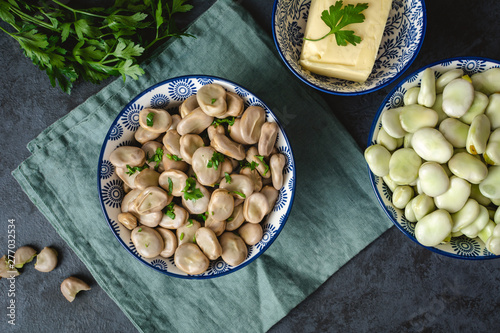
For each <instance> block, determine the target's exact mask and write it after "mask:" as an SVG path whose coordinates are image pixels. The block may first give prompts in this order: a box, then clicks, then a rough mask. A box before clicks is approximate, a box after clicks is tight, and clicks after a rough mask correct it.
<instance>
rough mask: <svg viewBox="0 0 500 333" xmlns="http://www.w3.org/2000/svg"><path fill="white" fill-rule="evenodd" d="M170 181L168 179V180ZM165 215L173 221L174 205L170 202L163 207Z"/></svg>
mask: <svg viewBox="0 0 500 333" xmlns="http://www.w3.org/2000/svg"><path fill="white" fill-rule="evenodd" d="M169 179H170V178H169ZM165 208H166V209H165V215H167V216H168V217H170V218H171V219H172V220H173V219H175V213H174V203H173V202H171V203H169V204H168V205H167V207H165Z"/></svg>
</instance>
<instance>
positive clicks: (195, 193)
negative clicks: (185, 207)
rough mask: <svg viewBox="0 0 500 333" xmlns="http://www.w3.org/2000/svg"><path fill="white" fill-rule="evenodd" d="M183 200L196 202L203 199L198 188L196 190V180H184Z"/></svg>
mask: <svg viewBox="0 0 500 333" xmlns="http://www.w3.org/2000/svg"><path fill="white" fill-rule="evenodd" d="M182 192H184V199H186V200H198V199H201V198H203V197H204V195H203V193H201V191H200V189H199V188H196V180H195V179H194V178H191V177H189V178H188V179H186V187H184V190H182Z"/></svg>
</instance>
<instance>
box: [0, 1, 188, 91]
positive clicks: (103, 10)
mask: <svg viewBox="0 0 500 333" xmlns="http://www.w3.org/2000/svg"><path fill="white" fill-rule="evenodd" d="M67 2H68V1H62V0H59V1H58V0H51V1H29V0H9V1H0V19H1V20H3V21H4V22H5V23H6V25H1V26H0V30H1V31H3V32H4V33H6V34H7V35H9V36H10V37H12V38H13V39H14V40H16V41H17V42H18V43H19V46H20V47H21V49H22V50H23V51H24V54H25V55H26V57H28V58H29V59H31V61H32V62H33V63H34V64H35V65H36V66H38V68H39V69H40V70H43V71H45V72H46V73H47V75H48V77H49V80H50V83H51V84H52V86H54V87H55V86H56V82H57V84H59V86H60V87H61V89H62V90H63V91H64V92H66V93H68V94H69V93H70V92H71V88H72V86H73V82H75V81H76V80H77V79H79V78H80V79H83V80H85V81H90V82H92V83H99V82H101V81H102V80H104V79H106V78H108V77H110V76H116V75H121V76H122V77H123V79H124V80H125V79H126V77H127V76H129V77H131V78H132V79H137V78H138V77H139V76H141V75H143V74H144V70H143V69H142V68H141V67H140V65H139V62H140V60H142V59H143V58H144V57H146V56H147V55H148V54H150V53H151V51H152V50H153V49H154V48H155V47H156V46H157V45H158V44H159V42H160V41H163V40H164V39H166V38H169V37H183V36H191V35H189V34H185V33H182V32H180V31H179V30H178V29H177V28H176V25H175V22H174V20H173V16H174V15H176V14H177V13H183V12H187V11H190V10H191V9H192V8H193V6H191V5H189V4H186V2H187V0H172V1H166V0H148V1H145V0H128V1H123V0H115V2H114V4H113V5H112V6H106V7H104V6H102V7H93V8H85V9H80V8H76V7H75V8H73V7H71V6H69V5H67V4H65V3H67ZM7 25H10V28H7V27H6V26H7ZM191 37H192V36H191Z"/></svg>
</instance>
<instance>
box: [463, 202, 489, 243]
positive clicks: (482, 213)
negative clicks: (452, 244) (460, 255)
mask: <svg viewBox="0 0 500 333" xmlns="http://www.w3.org/2000/svg"><path fill="white" fill-rule="evenodd" d="M489 220H490V215H489V214H488V209H486V207H484V206H482V205H479V215H478V216H477V217H476V219H475V220H474V221H472V223H471V224H469V225H468V226H466V227H464V228H462V229H460V231H461V232H462V233H463V234H464V235H465V236H467V237H469V238H476V237H477V234H478V233H479V232H480V231H481V230H483V228H484V227H486V225H487V224H488V221H489Z"/></svg>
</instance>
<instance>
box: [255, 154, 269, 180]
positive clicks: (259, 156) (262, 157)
mask: <svg viewBox="0 0 500 333" xmlns="http://www.w3.org/2000/svg"><path fill="white" fill-rule="evenodd" d="M255 157H257V158H258V159H259V160H260V162H261V163H262V165H264V173H263V174H262V175H263V176H265V175H266V173H267V172H268V171H269V165H267V163H266V162H265V161H264V156H262V155H255Z"/></svg>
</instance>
